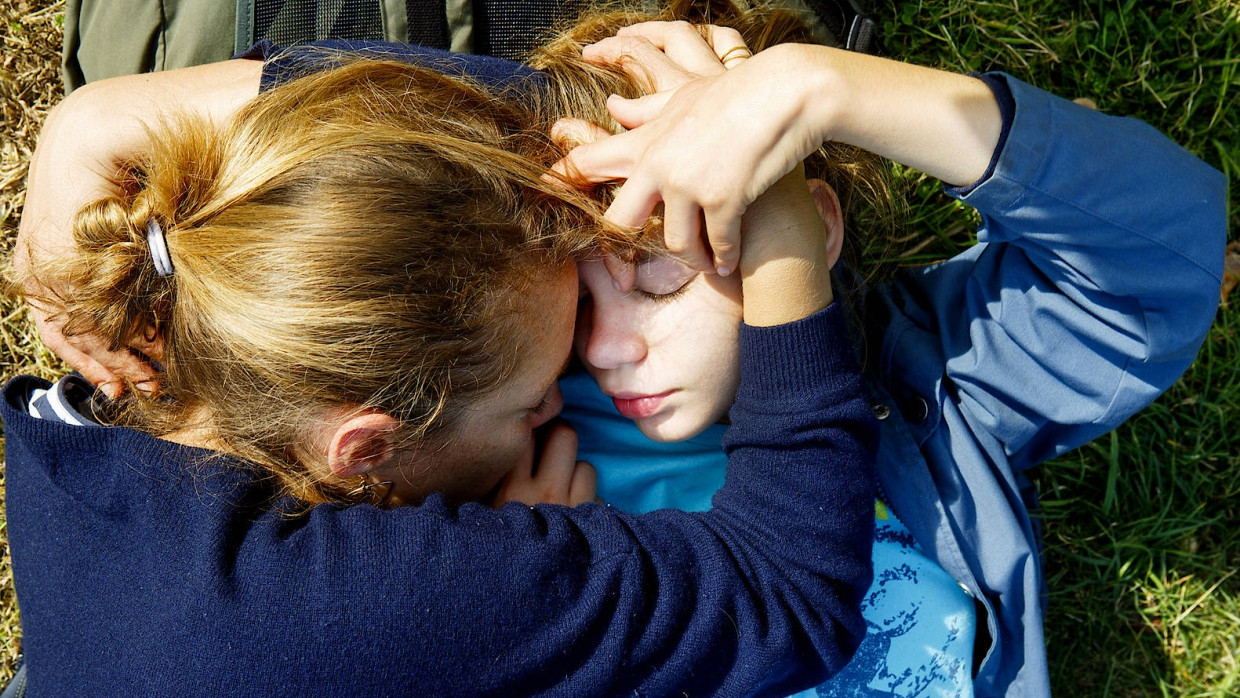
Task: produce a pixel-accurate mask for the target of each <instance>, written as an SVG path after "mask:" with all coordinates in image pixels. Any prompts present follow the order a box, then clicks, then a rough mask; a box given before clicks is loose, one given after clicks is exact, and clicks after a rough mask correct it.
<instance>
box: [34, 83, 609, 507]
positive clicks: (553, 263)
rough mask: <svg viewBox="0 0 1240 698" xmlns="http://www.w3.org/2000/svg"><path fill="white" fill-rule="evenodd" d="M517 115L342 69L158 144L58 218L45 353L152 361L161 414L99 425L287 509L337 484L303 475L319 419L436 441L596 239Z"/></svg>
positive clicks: (481, 390) (159, 132) (488, 385)
mask: <svg viewBox="0 0 1240 698" xmlns="http://www.w3.org/2000/svg"><path fill="white" fill-rule="evenodd" d="M515 97H516V95H498V96H497V95H495V94H491V93H489V92H488V91H487V90H484V89H482V88H480V87H479V86H477V85H475V84H472V83H470V82H469V81H467V80H464V79H461V78H455V77H449V76H445V75H443V74H441V73H439V72H436V71H434V70H430V69H426V68H419V67H414V66H409V65H405V64H400V63H385V62H374V61H358V62H353V63H350V64H347V65H344V66H342V67H338V68H335V69H332V70H328V71H325V72H321V73H317V74H314V75H311V76H308V77H305V78H302V79H299V80H296V81H294V82H292V83H289V84H287V85H285V86H283V87H279V88H276V89H274V90H271V91H269V92H266V93H264V94H262V95H260V96H259V97H258V98H257V99H256V100H255V101H253V102H252V103H251V104H249V105H247V106H246V107H245V108H244V109H243V110H242V111H241V112H240V113H239V114H238V115H237V116H236V118H235V119H233V120H232V121H231V122H230V123H228V124H227V125H226V126H223V127H222V128H213V127H212V126H211V125H210V124H207V123H205V122H203V121H200V120H195V119H190V118H182V119H180V120H178V121H176V122H175V123H172V124H168V125H165V126H163V127H160V128H157V129H155V130H154V131H153V133H152V139H153V144H152V148H151V150H150V152H149V153H148V154H147V155H145V156H143V157H142V158H141V159H139V160H137V161H135V162H132V163H130V164H129V166H128V167H127V168H126V169H125V171H124V173H123V175H122V176H121V177H120V180H119V182H118V184H119V185H120V189H121V193H120V194H118V195H116V196H111V197H108V198H105V199H103V200H100V201H97V202H94V203H93V204H91V205H89V206H87V207H85V208H84V209H83V210H82V211H81V212H80V213H79V214H78V215H77V217H76V219H75V221H74V224H73V235H74V239H75V242H76V244H77V249H78V254H77V255H76V256H75V257H73V258H71V259H66V260H60V261H56V262H52V263H49V264H45V265H43V266H40V267H37V268H35V269H34V270H33V273H34V275H35V278H36V280H37V281H39V282H41V283H42V287H43V288H44V289H45V294H44V295H46V296H49V297H50V300H51V302H53V303H54V305H55V306H56V307H57V308H58V309H59V311H60V313H61V315H62V317H63V318H64V322H65V324H64V328H65V331H66V333H70V334H72V333H91V334H94V335H97V336H100V337H102V338H104V339H106V341H108V342H109V343H110V345H111V346H112V348H114V349H115V348H120V347H124V346H126V345H127V344H129V343H130V342H131V341H132V340H133V339H134V338H135V337H143V336H145V337H150V336H152V335H155V334H158V335H160V336H161V337H162V338H163V340H164V344H165V356H164V362H163V364H164V365H163V373H162V374H161V375H160V376H159V380H160V385H161V388H162V393H163V394H162V395H161V396H160V397H159V398H157V399H149V398H147V399H144V398H142V397H141V395H140V394H139V395H138V396H136V397H131V398H128V399H129V402H128V405H127V408H126V409H125V410H124V411H123V412H122V413H121V414H120V415H118V416H117V423H120V424H125V425H129V426H135V427H138V428H140V429H143V430H145V431H148V432H151V433H153V434H156V435H163V434H168V433H171V432H173V431H175V430H177V429H180V428H184V427H186V426H187V425H194V424H196V425H198V426H200V427H203V428H205V429H206V432H207V433H208V434H210V440H211V443H212V444H213V445H215V444H218V447H219V448H221V449H222V450H224V451H226V452H229V453H232V454H234V455H237V456H240V457H243V458H246V459H249V460H251V461H255V462H257V463H258V464H260V465H262V466H264V467H265V468H266V469H267V470H269V471H270V472H271V473H272V474H273V475H274V477H275V479H276V481H277V482H278V484H279V489H280V490H281V492H282V493H285V494H291V495H292V496H294V497H295V498H297V499H299V500H302V501H304V502H307V503H315V502H322V501H333V500H334V501H342V500H344V499H345V492H346V491H347V489H348V488H349V487H348V485H349V484H353V483H347V484H346V483H344V482H337V481H335V480H333V479H327V480H323V479H321V478H320V477H316V476H314V475H312V474H311V473H312V472H313V469H311V468H308V467H307V465H308V464H310V463H313V462H314V460H315V459H316V458H317V459H320V460H321V459H322V458H323V455H322V454H314V453H310V452H308V451H307V450H306V449H305V448H304V447H303V443H304V442H305V441H306V433H307V425H310V424H313V423H314V422H315V420H316V419H318V418H321V417H322V416H323V412H324V409H325V408H327V407H332V406H340V405H360V406H364V407H367V408H374V409H377V410H380V411H382V412H384V413H387V414H390V415H392V416H394V417H396V418H397V419H399V420H400V422H401V424H402V428H403V434H404V437H405V438H406V439H407V440H408V441H409V442H415V441H416V442H421V441H424V440H426V439H430V438H434V437H442V436H448V435H450V434H451V431H452V429H453V427H454V426H455V425H456V424H457V423H458V418H459V417H460V415H461V412H462V410H463V409H464V408H465V407H467V406H468V405H469V404H471V402H472V401H474V400H476V399H478V398H480V397H481V396H484V395H486V394H487V393H488V392H490V391H492V390H493V389H495V388H496V387H497V386H498V385H500V384H501V383H502V382H503V381H504V380H505V379H506V378H507V377H508V376H509V375H510V374H511V373H512V372H513V370H514V369H515V368H516V367H517V362H518V359H519V357H520V356H522V354H521V352H520V350H521V348H522V345H523V344H524V343H525V340H526V339H527V332H528V330H527V329H525V327H523V323H522V318H523V316H528V313H530V312H535V311H536V310H535V303H536V299H537V293H536V292H534V291H535V289H536V287H537V286H538V285H539V284H540V283H542V282H543V281H544V280H546V279H547V278H549V274H553V273H556V271H558V270H562V269H563V268H564V265H565V264H566V263H568V262H570V261H571V260H572V259H573V258H574V256H575V255H578V254H581V253H583V252H584V251H586V250H588V249H592V247H593V246H594V245H595V244H596V243H597V240H598V235H599V233H600V230H599V229H598V228H597V226H596V225H595V224H594V217H593V216H594V215H596V213H597V212H596V211H594V209H592V208H591V207H592V206H593V203H592V202H589V201H588V200H587V199H585V198H584V197H582V196H581V195H579V194H576V193H575V192H571V191H567V190H564V189H562V188H559V187H557V186H555V185H552V184H547V183H545V182H543V181H542V179H541V176H542V175H543V173H544V172H545V171H546V165H547V164H549V163H550V161H553V160H554V159H555V157H556V156H557V152H556V151H555V150H554V149H553V148H552V146H551V145H550V144H549V143H548V141H547V139H546V138H545V137H543V136H542V135H541V132H540V130H539V129H536V128H534V123H535V122H534V117H533V116H532V115H531V114H530V112H529V111H528V110H526V109H523V108H520V107H519V106H517V105H515V104H514V101H513V100H514V98H515ZM592 211H593V212H594V213H591V212H592ZM151 221H155V222H156V223H157V224H158V225H159V226H161V227H162V229H163V230H164V231H165V234H166V238H167V245H168V248H169V250H170V253H171V258H172V262H173V266H174V269H175V273H173V274H172V275H171V276H168V277H161V276H159V275H158V274H157V273H156V270H155V266H154V264H153V262H152V259H151V252H150V250H149V248H148V244H147V239H146V230H147V225H148V223H149V222H151ZM604 233H605V231H604ZM19 283H20V280H19ZM49 289H70V290H68V291H66V292H64V293H61V294H54V293H51V292H48V291H47V290H49ZM128 393H129V394H130V395H134V391H132V390H130V391H128ZM318 471H319V472H323V471H324V469H323V468H319V469H318Z"/></svg>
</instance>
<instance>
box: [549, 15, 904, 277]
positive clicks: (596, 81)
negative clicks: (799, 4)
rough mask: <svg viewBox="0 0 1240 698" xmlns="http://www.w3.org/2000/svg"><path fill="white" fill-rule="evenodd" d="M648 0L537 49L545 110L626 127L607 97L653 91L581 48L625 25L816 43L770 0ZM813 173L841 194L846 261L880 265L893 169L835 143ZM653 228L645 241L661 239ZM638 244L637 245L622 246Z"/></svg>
mask: <svg viewBox="0 0 1240 698" xmlns="http://www.w3.org/2000/svg"><path fill="white" fill-rule="evenodd" d="M647 7H649V3H641V2H632V1H625V0H620V1H618V2H605V3H602V4H599V5H596V6H595V7H594V8H593V9H592V10H591V11H589V12H587V13H586V14H584V15H583V16H582V17H580V18H578V19H576V20H574V21H573V22H572V23H571V24H569V25H566V26H564V27H561V28H560V29H559V30H558V31H557V32H556V33H555V34H553V35H552V36H551V38H549V39H548V40H547V41H546V42H545V43H544V44H543V45H542V46H540V47H539V48H536V49H534V51H533V52H532V53H531V55H530V58H529V64H530V66H532V67H534V68H537V69H539V70H542V71H544V72H545V73H547V75H548V77H549V78H550V79H549V81H548V86H549V89H547V90H546V91H545V92H544V93H543V95H542V97H543V102H542V103H541V104H540V108H541V109H542V110H543V112H544V113H545V114H548V115H550V116H551V117H563V116H573V117H577V118H581V119H585V120H587V121H592V122H594V123H597V124H599V125H602V126H604V127H606V128H607V129H609V130H610V131H612V132H613V133H619V132H621V131H622V130H623V128H622V127H621V126H620V124H618V123H616V121H615V120H614V119H613V118H612V117H611V114H610V113H609V112H608V111H607V107H606V101H607V97H608V96H609V95H612V94H617V95H620V96H622V97H629V98H632V97H639V96H641V95H643V94H647V93H648V92H650V91H651V89H650V85H648V84H643V82H642V81H640V80H636V79H634V78H632V77H631V76H629V75H627V74H626V73H624V72H623V71H621V70H620V69H619V68H615V67H611V66H599V65H595V64H592V63H588V62H586V61H585V60H583V59H582V57H581V50H582V48H584V47H585V46H586V45H588V44H592V43H596V42H598V41H601V40H603V39H605V38H607V37H610V36H614V35H615V34H616V32H617V31H618V30H619V29H620V28H621V27H626V26H629V25H631V24H636V23H638V22H647V21H684V22H689V23H691V24H694V25H699V26H700V25H705V24H714V25H717V26H722V27H730V28H732V29H735V30H737V31H738V32H739V33H740V35H741V37H742V38H743V39H744V40H745V44H746V45H747V46H748V47H749V49H750V50H751V51H753V52H754V53H757V52H759V51H761V50H763V49H766V48H770V47H771V46H775V45H776V44H784V43H815V42H816V40H815V35H814V34H813V32H812V30H811V29H810V27H809V25H808V24H807V22H806V20H807V19H809V17H806V16H804V15H802V14H798V13H795V12H792V11H789V10H786V9H780V8H776V7H773V6H771V5H769V4H763V3H745V5H744V6H741V5H739V4H737V3H733V2H730V1H729V0H671V1H670V2H666V3H665V4H663V6H662V9H660V10H658V11H657V12H650V11H648V10H647V9H645V8H647ZM805 174H806V176H807V177H811V178H814V177H816V178H819V179H822V180H824V181H826V183H827V184H829V185H831V187H832V188H833V189H834V190H835V192H836V193H837V194H838V195H839V198H840V206H841V208H842V209H843V212H844V218H845V220H846V221H848V223H849V231H850V234H849V235H848V236H847V237H846V238H845V248H844V257H843V258H844V260H845V261H846V262H848V263H849V264H850V265H852V266H853V267H854V268H856V267H857V265H858V264H859V263H860V262H861V260H862V259H865V260H866V262H867V265H868V268H869V269H871V270H872V269H873V267H874V261H873V260H875V259H876V258H880V257H882V256H883V255H884V254H885V252H886V247H887V245H888V244H889V242H890V240H891V239H892V237H893V233H894V231H895V227H896V220H897V214H896V202H895V199H894V197H893V196H892V192H891V189H890V179H891V178H890V173H889V172H888V169H887V164H886V163H885V161H883V159H882V158H880V157H878V156H877V155H874V154H873V153H870V152H868V151H865V150H862V149H861V148H857V147H855V146H851V145H847V144H844V143H834V142H828V143H825V144H823V145H822V147H820V148H819V149H818V151H817V152H816V153H814V154H813V155H811V156H810V157H809V158H807V159H806V161H805ZM614 190H615V188H614V187H613V188H599V189H597V190H596V192H595V193H596V195H597V196H599V197H600V198H601V199H603V200H607V199H608V198H610V196H611V194H612V193H614ZM652 232H653V231H647V233H646V234H645V235H644V236H643V238H642V239H643V242H644V243H645V244H644V245H643V246H649V245H651V244H656V243H658V242H659V238H660V237H661V236H659V235H653V234H651V233H652ZM620 249H622V250H623V249H628V250H631V251H633V250H636V249H637V248H636V247H628V248H620Z"/></svg>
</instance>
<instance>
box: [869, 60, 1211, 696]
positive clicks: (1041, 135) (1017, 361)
mask: <svg viewBox="0 0 1240 698" xmlns="http://www.w3.org/2000/svg"><path fill="white" fill-rule="evenodd" d="M1006 82H1007V85H1008V87H1009V89H1010V91H1011V94H1012V97H1013V100H1014V104H1015V112H1014V115H1013V118H1012V121H1011V125H1010V131H1009V132H1008V134H1007V140H1006V143H1005V144H1004V146H1003V148H1002V150H1001V151H1000V152H999V153H998V157H997V160H996V162H995V165H994V169H993V172H992V173H991V174H990V175H989V176H988V177H987V178H985V179H984V180H983V181H982V182H980V183H978V184H976V185H974V186H973V187H971V188H969V189H955V190H952V189H949V190H948V191H949V193H952V194H953V195H954V196H957V197H958V198H959V199H961V200H962V201H964V202H965V203H967V204H969V205H970V206H972V207H974V208H976V209H977V210H978V211H979V212H980V213H981V214H982V224H981V227H980V228H979V229H978V233H977V236H978V241H979V244H977V245H976V246H974V247H973V248H971V249H970V250H968V251H967V252H964V253H963V254H960V255H958V256H956V257H954V258H952V259H950V260H948V261H946V262H943V263H941V264H937V265H934V266H930V267H926V268H921V269H910V270H905V271H903V272H902V273H901V274H899V275H898V277H897V278H896V279H895V281H894V282H893V283H892V284H890V285H888V286H883V287H880V288H877V289H875V290H874V292H873V293H871V294H870V297H869V298H868V300H867V308H866V312H867V316H866V321H865V324H866V327H867V328H872V329H871V334H870V337H869V338H868V342H867V343H868V346H869V347H870V356H869V359H868V360H869V361H870V362H871V365H870V367H869V368H870V369H871V375H872V376H873V379H872V386H871V387H872V390H873V394H874V395H876V396H877V402H878V403H879V405H880V406H879V408H878V409H879V415H880V416H882V415H884V414H888V411H889V414H888V416H887V417H886V418H885V419H883V420H882V421H881V423H880V428H881V438H880V441H879V462H878V475H879V483H880V487H881V493H880V494H881V496H883V497H884V498H885V499H886V500H887V501H888V503H889V504H890V505H891V506H892V508H893V509H894V510H895V511H896V513H897V514H898V515H899V516H900V518H901V520H902V521H903V522H904V523H905V524H907V526H908V527H909V529H910V530H911V531H912V532H913V534H914V536H915V538H916V539H917V542H918V543H919V544H920V545H921V546H922V547H923V548H924V549H925V550H926V551H927V552H928V554H930V555H931V556H932V557H933V558H935V559H936V560H937V561H938V562H939V563H940V564H941V565H942V566H943V568H944V569H946V570H947V572H948V573H949V574H951V575H952V576H953V577H955V578H956V579H957V580H959V581H960V582H961V584H963V585H964V586H965V587H966V588H967V589H968V591H969V592H970V593H971V594H972V595H973V596H974V597H975V598H976V599H977V600H978V601H980V603H981V605H982V606H983V607H984V608H985V609H986V612H987V618H986V627H987V628H988V631H989V633H990V636H991V637H992V638H993V641H992V644H991V646H990V651H989V652H988V653H987V655H986V657H985V659H984V661H983V662H982V664H981V666H980V668H979V670H978V675H977V680H976V686H977V694H978V695H980V696H994V695H1009V696H1043V695H1049V693H1050V686H1049V679H1048V674H1047V666H1046V649H1045V640H1044V638H1043V634H1042V620H1043V616H1044V613H1045V597H1044V579H1043V574H1042V568H1041V559H1040V542H1039V534H1038V532H1037V530H1036V527H1035V525H1034V523H1033V522H1032V521H1031V520H1030V517H1029V511H1030V509H1032V508H1034V507H1035V506H1036V498H1035V494H1034V492H1033V488H1032V485H1031V483H1030V481H1029V479H1028V477H1027V474H1026V471H1027V470H1028V469H1029V468H1030V467H1032V466H1034V465H1037V464H1038V463H1041V462H1042V461H1045V460H1047V459H1048V458H1052V457H1054V456H1056V455H1059V454H1062V453H1064V452H1065V451H1068V450H1070V449H1073V448H1075V447H1077V446H1080V445H1081V444H1084V443H1086V442H1087V441H1089V440H1091V439H1093V438H1095V437H1096V436H1098V435H1100V434H1103V433H1105V432H1107V431H1109V430H1111V429H1113V428H1115V427H1116V426H1118V425H1119V424H1120V423H1121V422H1123V421H1124V420H1125V419H1127V418H1128V417H1129V416H1131V415H1132V414H1133V413H1135V412H1136V411H1137V410H1139V409H1141V408H1142V407H1144V406H1145V405H1147V404H1149V403H1150V402H1151V401H1152V400H1153V399H1154V398H1155V397H1156V396H1157V395H1158V394H1159V393H1161V392H1162V391H1163V390H1165V389H1166V388H1167V387H1169V386H1170V385H1171V384H1172V383H1173V382H1174V381H1175V380H1176V379H1177V378H1178V377H1179V376H1180V374H1181V373H1182V372H1183V371H1184V369H1185V368H1186V367H1187V366H1188V365H1189V363H1190V362H1191V361H1192V360H1193V357H1194V356H1196V353H1197V350H1198V348H1199V347H1200V345H1201V343H1202V340H1203V339H1204V337H1205V334H1206V331H1207V329H1208V328H1209V326H1210V323H1211V322H1212V320H1213V318H1214V313H1215V309H1216V308H1217V305H1218V298H1219V284H1220V282H1221V276H1222V263H1223V248H1224V245H1225V243H1226V205H1225V201H1226V179H1225V178H1224V177H1223V176H1222V175H1221V174H1220V173H1219V172H1217V171H1215V170H1213V169H1211V168H1210V167H1208V166H1207V165H1205V164H1204V163H1202V162H1201V161H1199V160H1198V159H1196V158H1195V157H1193V156H1192V155H1190V154H1189V153H1187V152H1186V151H1184V150H1183V149H1182V148H1180V147H1179V146H1177V145H1175V144H1174V143H1172V142H1171V141H1169V140H1168V139H1167V138H1165V137H1164V136H1162V135H1161V134H1159V133H1158V132H1157V131H1155V130H1154V129H1153V128H1151V127H1150V126H1148V125H1146V124H1144V123H1142V122H1140V121H1136V120H1133V119H1125V118H1118V117H1113V116H1107V115H1105V114H1102V113H1099V112H1097V111H1093V110H1090V109H1087V108H1084V107H1081V106H1078V105H1076V104H1073V103H1072V102H1069V101H1067V100H1063V99H1059V98H1056V97H1054V96H1051V95H1049V94H1047V93H1046V92H1043V91H1041V90H1038V89H1035V88H1033V87H1030V86H1029V85H1026V84H1024V83H1022V82H1020V81H1018V80H1015V79H1013V78H1010V77H1006ZM982 632H983V630H982V627H981V619H980V618H979V635H980V634H982Z"/></svg>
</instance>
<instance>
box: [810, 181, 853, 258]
mask: <svg viewBox="0 0 1240 698" xmlns="http://www.w3.org/2000/svg"><path fill="white" fill-rule="evenodd" d="M805 183H806V184H808V185H809V193H810V195H811V196H813V197H814V207H815V208H817V209H818V215H819V216H821V217H822V222H823V223H824V224H826V226H827V262H828V263H829V264H830V265H831V266H832V267H834V266H835V263H836V262H838V261H839V260H840V250H842V249H844V212H843V210H842V209H841V208H840V197H839V196H838V195H837V194H836V193H835V190H834V189H832V188H831V185H830V184H827V183H826V182H824V181H822V180H821V179H809V180H806V182H805Z"/></svg>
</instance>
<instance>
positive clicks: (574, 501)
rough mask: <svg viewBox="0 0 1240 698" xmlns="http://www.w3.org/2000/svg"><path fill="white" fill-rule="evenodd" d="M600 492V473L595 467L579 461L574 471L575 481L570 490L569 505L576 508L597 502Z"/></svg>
mask: <svg viewBox="0 0 1240 698" xmlns="http://www.w3.org/2000/svg"><path fill="white" fill-rule="evenodd" d="M597 492H598V473H597V472H596V471H595V470H594V466H593V465H590V464H589V463H587V462H585V461H583V460H579V461H577V467H576V468H575V469H574V470H573V481H572V484H570V485H569V488H568V505H569V506H570V507H575V506H577V505H578V504H581V503H583V502H593V501H595V496H594V495H595V494H596V493H597Z"/></svg>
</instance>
